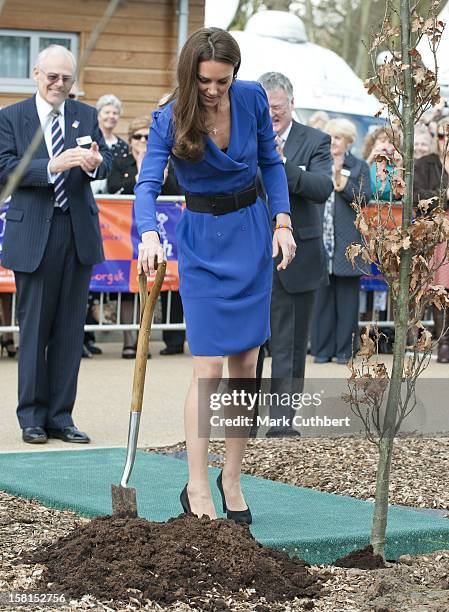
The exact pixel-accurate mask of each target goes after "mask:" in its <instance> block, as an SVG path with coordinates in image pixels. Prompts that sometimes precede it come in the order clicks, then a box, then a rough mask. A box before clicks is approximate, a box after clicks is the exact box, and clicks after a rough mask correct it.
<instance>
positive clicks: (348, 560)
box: [333, 544, 387, 570]
mask: <svg viewBox="0 0 449 612" xmlns="http://www.w3.org/2000/svg"><path fill="white" fill-rule="evenodd" d="M333 565H336V566H337V567H354V568H357V569H362V570H373V569H385V568H386V567H387V566H386V565H385V562H384V560H383V558H382V556H381V555H375V554H374V550H373V547H372V546H371V544H369V545H368V546H365V548H359V549H358V550H353V551H352V552H350V553H349V554H348V555H346V556H345V557H339V558H338V559H337V560H336V561H335V563H334V564H333Z"/></svg>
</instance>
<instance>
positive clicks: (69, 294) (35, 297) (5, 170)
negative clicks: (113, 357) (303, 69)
mask: <svg viewBox="0 0 449 612" xmlns="http://www.w3.org/2000/svg"><path fill="white" fill-rule="evenodd" d="M75 71H76V62H75V58H74V56H73V55H72V53H70V51H68V50H67V49H66V48H65V47H62V46H59V45H51V46H50V47H48V48H46V49H44V50H43V51H42V52H41V53H40V54H39V56H38V59H37V63H36V66H35V68H34V70H33V76H34V80H35V81H36V84H37V93H36V95H35V96H33V97H32V98H30V99H28V100H25V101H23V102H19V103H17V104H13V105H12V106H9V107H7V108H4V109H2V110H1V111H0V188H1V187H2V186H4V185H5V184H6V183H7V181H8V179H9V177H10V176H11V175H12V174H14V173H15V172H16V171H17V169H18V166H19V164H20V163H21V161H22V159H23V157H24V155H25V153H26V151H27V148H28V146H29V143H30V142H31V141H32V139H33V137H34V135H35V133H36V131H41V133H42V140H41V143H40V144H39V146H38V147H37V150H36V152H35V153H34V155H33V158H32V159H31V161H30V162H29V164H28V166H27V167H26V169H25V170H24V172H23V173H22V175H21V177H20V179H19V183H18V186H17V188H16V189H15V191H14V192H13V194H12V196H11V201H10V204H9V208H8V211H7V213H6V220H7V223H6V229H5V237H4V242H3V254H2V265H3V266H4V267H5V268H10V269H11V270H14V274H15V281H16V287H17V304H18V315H19V326H20V351H19V402H18V408H17V417H18V420H19V424H20V427H21V429H22V439H23V441H24V442H27V443H31V444H42V443H44V442H46V441H47V439H48V438H49V437H53V438H59V439H61V440H64V441H65V442H75V443H87V442H89V437H88V436H87V434H85V433H83V432H81V431H79V430H78V429H77V428H76V427H75V425H74V423H73V419H72V409H73V405H74V402H75V397H76V386H77V379H78V370H79V365H80V359H81V350H82V345H83V327H84V319H85V315H86V304H87V294H88V289H89V282H90V277H91V272H92V266H93V264H95V263H99V262H100V261H102V260H103V248H102V240H101V233H100V225H99V222H98V208H97V205H96V203H95V200H94V198H93V195H92V191H91V189H90V182H91V181H92V180H93V179H94V178H104V177H106V176H107V175H108V173H109V171H110V168H111V163H112V160H111V155H110V153H109V149H108V148H107V146H106V145H105V142H104V139H103V136H102V134H101V132H100V130H99V128H98V123H97V113H96V110H95V109H94V108H92V107H90V106H87V105H86V104H83V103H81V102H78V101H76V100H70V99H68V98H69V93H70V89H71V87H72V85H73V82H74V80H75Z"/></svg>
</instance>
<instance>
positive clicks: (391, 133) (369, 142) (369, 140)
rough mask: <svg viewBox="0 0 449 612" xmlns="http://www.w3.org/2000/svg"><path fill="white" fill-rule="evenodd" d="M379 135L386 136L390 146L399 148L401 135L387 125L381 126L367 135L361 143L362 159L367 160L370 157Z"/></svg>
mask: <svg viewBox="0 0 449 612" xmlns="http://www.w3.org/2000/svg"><path fill="white" fill-rule="evenodd" d="M381 134H386V135H387V136H388V140H389V141H390V142H391V143H392V144H394V145H396V146H401V142H402V136H401V134H400V133H399V132H398V131H397V130H393V129H392V128H391V126H389V125H381V126H379V127H378V128H376V129H375V130H373V131H372V132H370V133H369V134H367V136H366V138H365V142H364V143H363V151H362V156H363V159H368V157H369V156H370V155H371V151H372V150H373V147H374V145H375V143H376V140H377V138H378V136H380V135H381Z"/></svg>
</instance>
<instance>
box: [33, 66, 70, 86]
mask: <svg viewBox="0 0 449 612" xmlns="http://www.w3.org/2000/svg"><path fill="white" fill-rule="evenodd" d="M40 70H41V72H43V73H44V74H45V76H46V77H47V81H48V82H49V83H51V84H53V83H57V82H58V81H59V79H61V81H62V83H63V85H64V86H67V87H68V86H69V85H70V86H72V85H73V82H74V80H75V79H74V78H73V77H72V76H70V75H68V74H56V72H45V70H42V68H40Z"/></svg>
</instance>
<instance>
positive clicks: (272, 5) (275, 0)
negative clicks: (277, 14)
mask: <svg viewBox="0 0 449 612" xmlns="http://www.w3.org/2000/svg"><path fill="white" fill-rule="evenodd" d="M291 3H292V0H266V2H265V6H266V7H267V9H268V10H270V11H288V10H289V8H290V4H291Z"/></svg>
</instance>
